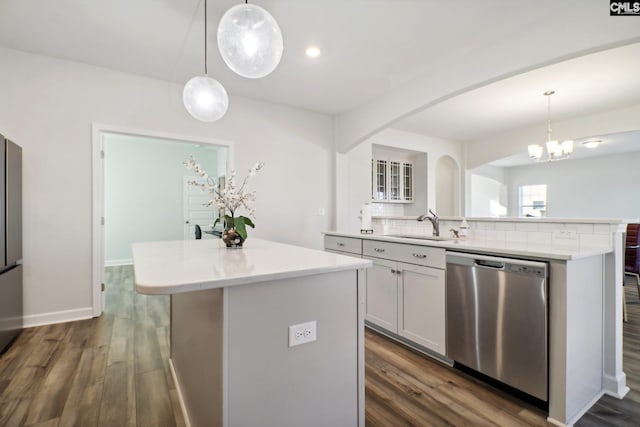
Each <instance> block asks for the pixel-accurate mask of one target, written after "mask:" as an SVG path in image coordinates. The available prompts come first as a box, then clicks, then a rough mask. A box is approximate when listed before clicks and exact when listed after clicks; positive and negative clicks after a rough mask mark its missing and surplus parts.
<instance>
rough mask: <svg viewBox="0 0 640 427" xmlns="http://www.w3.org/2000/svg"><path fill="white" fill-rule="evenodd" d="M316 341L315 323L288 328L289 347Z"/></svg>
mask: <svg viewBox="0 0 640 427" xmlns="http://www.w3.org/2000/svg"><path fill="white" fill-rule="evenodd" d="M315 340H316V321H315V320H314V321H313V322H306V323H299V324H297V325H291V326H289V347H295V346H296V345H300V344H306V343H308V342H311V341H315Z"/></svg>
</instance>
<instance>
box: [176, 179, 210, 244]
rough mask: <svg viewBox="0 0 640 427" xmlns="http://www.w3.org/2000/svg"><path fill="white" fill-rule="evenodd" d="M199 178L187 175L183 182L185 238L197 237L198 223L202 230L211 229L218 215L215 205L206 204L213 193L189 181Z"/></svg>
mask: <svg viewBox="0 0 640 427" xmlns="http://www.w3.org/2000/svg"><path fill="white" fill-rule="evenodd" d="M194 179H195V180H196V181H198V182H202V181H203V180H198V179H197V178H194V177H193V176H185V177H184V183H183V194H184V239H185V240H189V239H195V235H196V224H198V225H199V226H200V228H202V230H210V229H211V224H213V221H215V219H216V218H217V217H218V216H217V215H218V214H217V209H216V207H215V206H210V207H206V206H204V205H205V203H207V202H208V201H209V200H211V194H210V193H208V192H206V191H202V190H201V189H200V188H198V187H194V186H191V185H189V181H193V180H194Z"/></svg>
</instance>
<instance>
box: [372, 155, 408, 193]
mask: <svg viewBox="0 0 640 427" xmlns="http://www.w3.org/2000/svg"><path fill="white" fill-rule="evenodd" d="M380 147H381V146H374V147H373V159H372V162H371V173H372V176H371V198H372V200H373V201H374V202H387V203H412V202H413V194H414V188H413V185H414V177H413V172H414V160H413V158H412V157H413V156H412V155H411V153H410V152H408V151H404V150H393V149H384V148H380Z"/></svg>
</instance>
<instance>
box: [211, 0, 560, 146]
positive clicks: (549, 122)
mask: <svg viewBox="0 0 640 427" xmlns="http://www.w3.org/2000/svg"><path fill="white" fill-rule="evenodd" d="M205 2H206V0H205ZM548 141H551V95H548V96H547V142H548Z"/></svg>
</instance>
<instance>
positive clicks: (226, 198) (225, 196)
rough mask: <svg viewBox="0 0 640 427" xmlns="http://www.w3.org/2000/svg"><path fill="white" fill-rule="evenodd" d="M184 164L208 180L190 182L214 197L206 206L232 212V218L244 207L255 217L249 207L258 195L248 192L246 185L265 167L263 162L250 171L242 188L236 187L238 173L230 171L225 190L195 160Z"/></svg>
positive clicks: (191, 159)
mask: <svg viewBox="0 0 640 427" xmlns="http://www.w3.org/2000/svg"><path fill="white" fill-rule="evenodd" d="M183 164H184V165H185V166H186V167H187V168H189V169H191V170H193V171H194V172H195V173H196V174H197V175H198V176H200V177H201V178H204V179H205V180H206V182H205V183H202V182H197V181H196V180H191V181H189V185H192V186H194V187H198V188H200V189H201V190H202V191H208V192H209V193H211V194H212V195H213V198H212V199H211V200H209V201H208V202H207V203H205V204H204V205H205V206H207V207H210V206H216V207H218V208H225V209H227V210H229V211H230V213H231V216H234V215H235V212H236V210H237V209H238V208H240V207H243V208H245V209H246V210H247V211H248V212H249V215H251V216H254V217H255V211H254V210H253V208H252V207H251V206H249V202H252V201H255V200H256V194H255V191H248V190H247V189H246V185H247V182H248V180H249V177H251V176H254V175H256V173H257V172H258V171H259V170H261V169H262V168H263V167H264V163H263V162H257V163H256V164H255V165H254V166H253V167H252V168H251V169H249V174H248V175H247V176H246V177H245V178H244V180H243V181H242V185H240V188H237V187H236V183H235V176H236V172H235V171H234V170H230V171H229V174H228V175H227V177H226V186H225V188H223V189H220V187H219V186H218V183H217V182H215V181H214V180H213V179H212V178H211V177H210V176H209V174H207V172H206V171H205V170H203V169H202V167H201V166H200V164H199V163H197V162H196V161H195V160H194V159H193V158H190V159H189V160H188V161H185V162H183Z"/></svg>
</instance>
